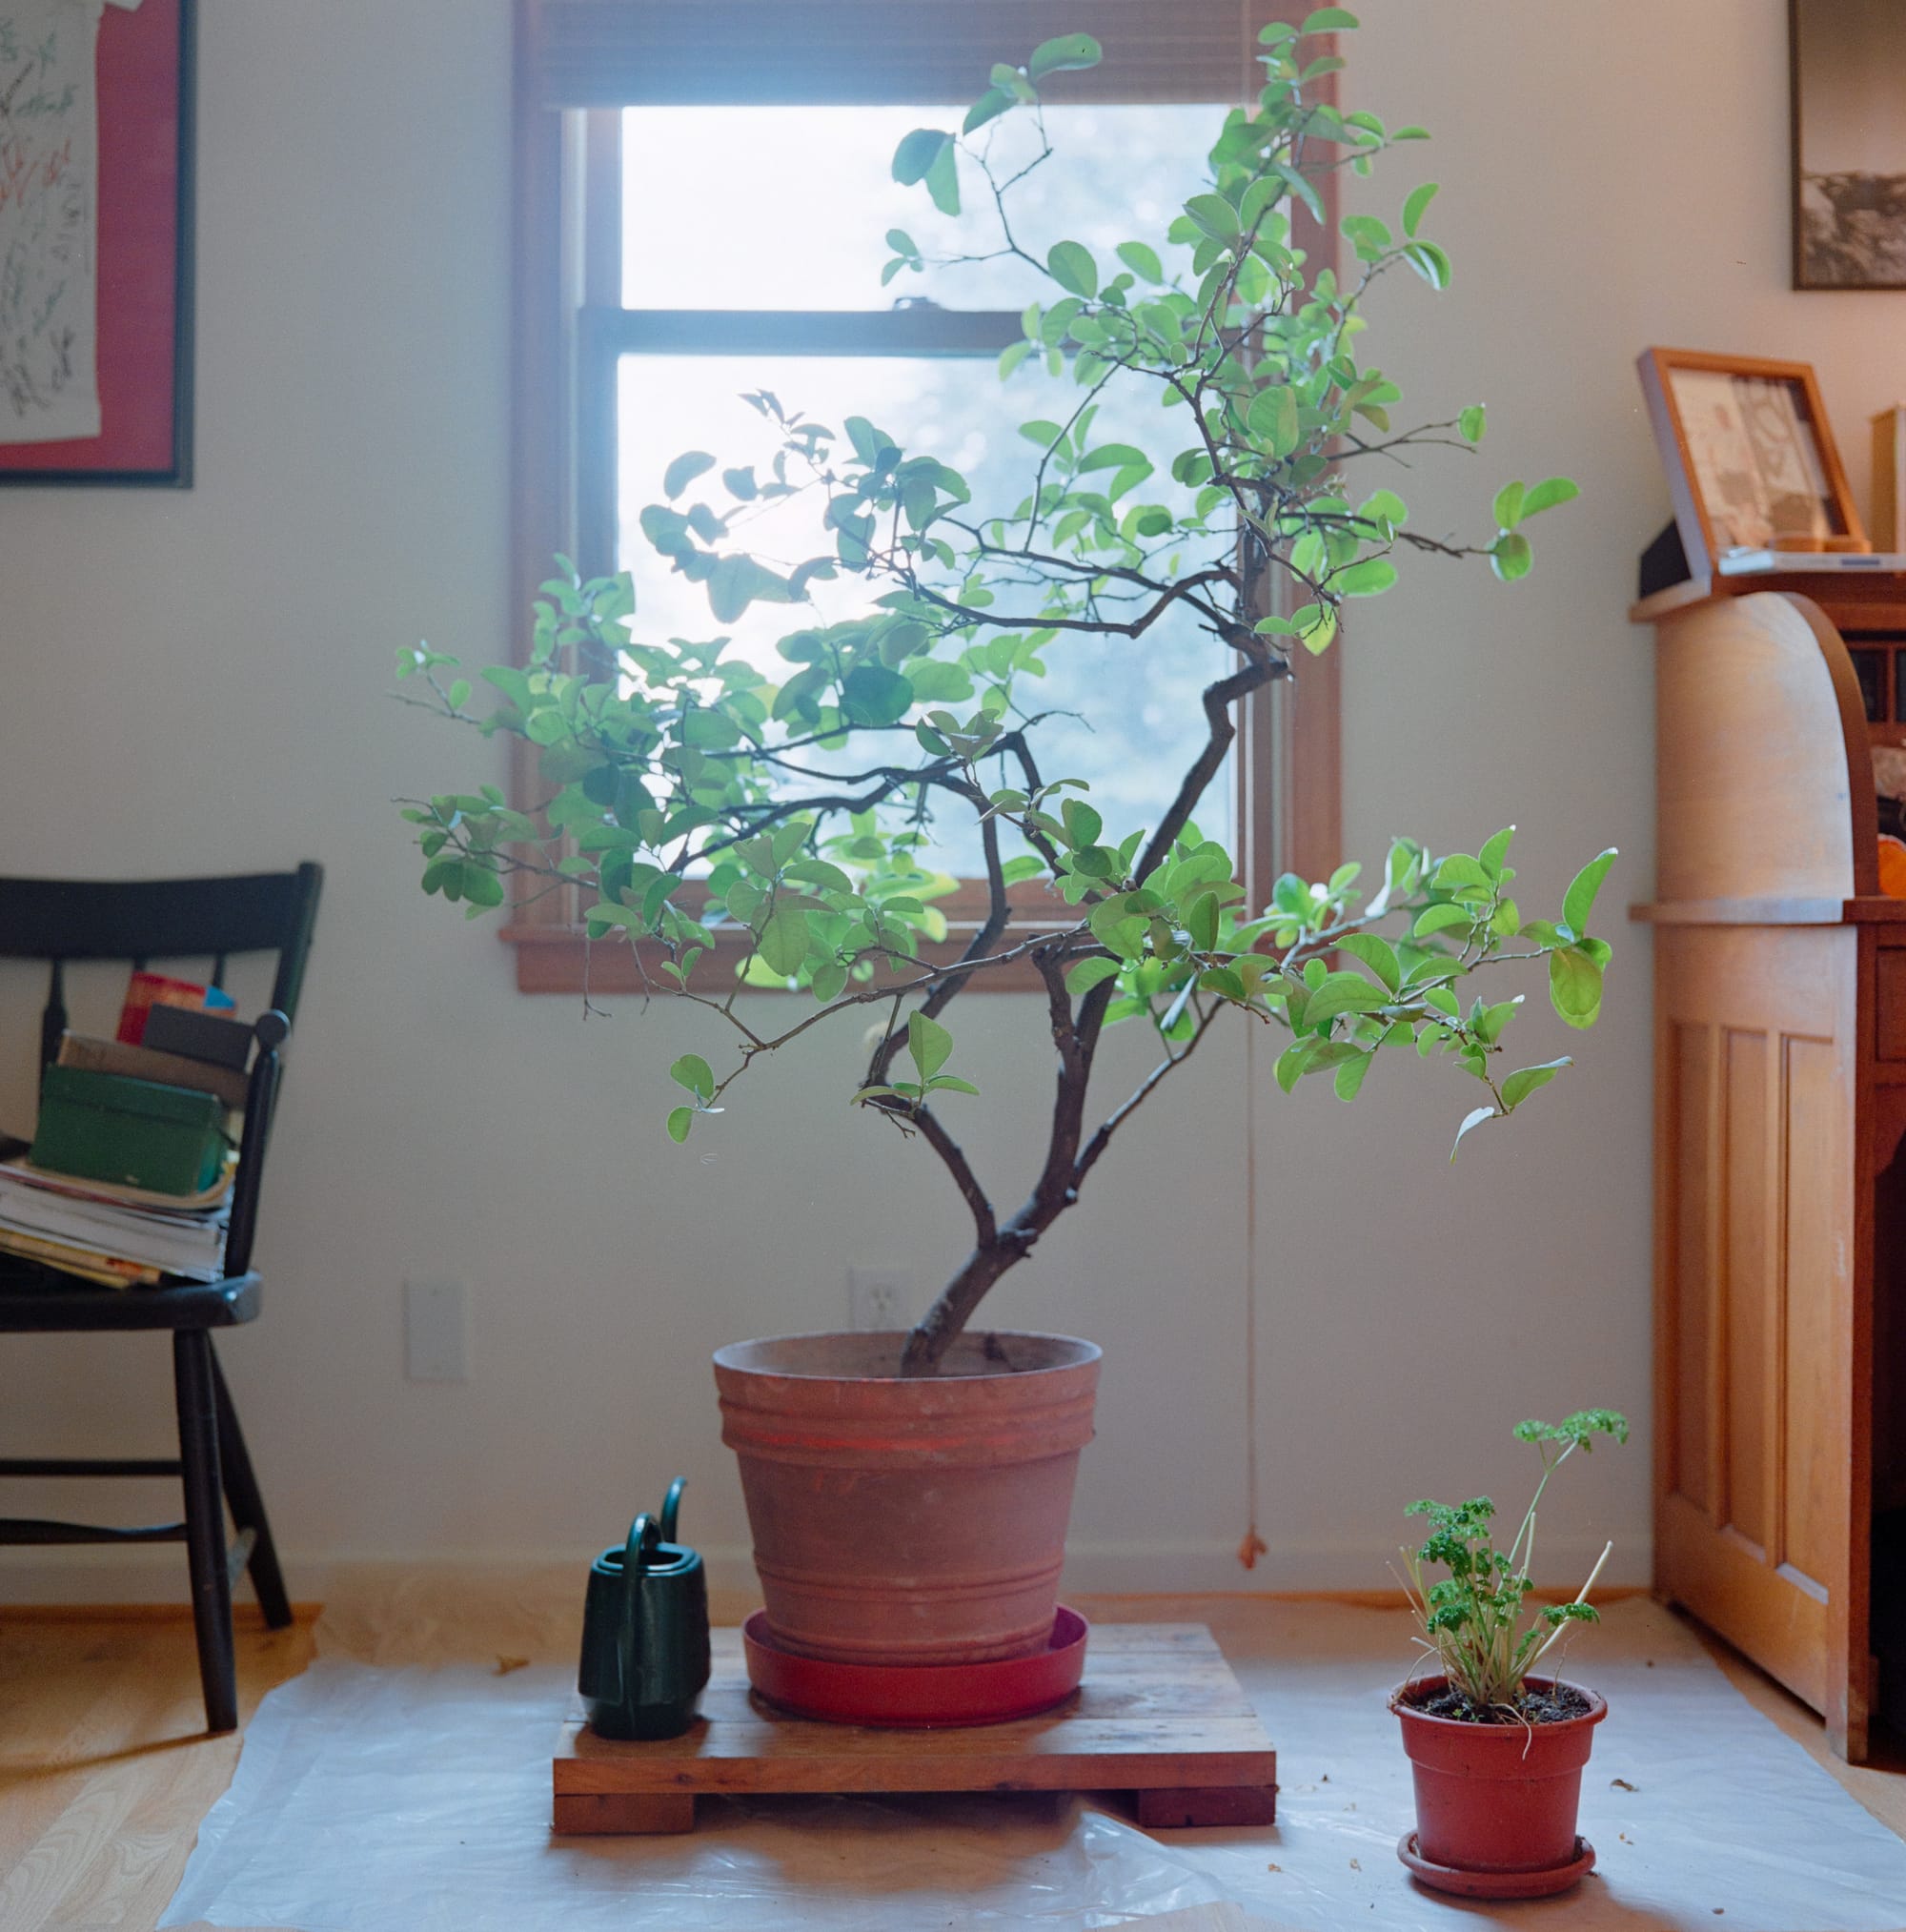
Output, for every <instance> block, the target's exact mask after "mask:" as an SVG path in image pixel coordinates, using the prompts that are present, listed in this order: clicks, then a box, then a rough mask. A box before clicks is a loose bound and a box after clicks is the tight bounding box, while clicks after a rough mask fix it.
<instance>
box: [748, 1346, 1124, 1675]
mask: <svg viewBox="0 0 1906 1932" xmlns="http://www.w3.org/2000/svg"><path fill="white" fill-rule="evenodd" d="M905 1340H906V1337H905V1335H904V1334H902V1333H898V1332H896V1333H891V1334H884V1333H881V1334H865V1333H851V1334H814V1335H783V1336H779V1337H775V1338H773V1339H770V1340H763V1341H754V1342H740V1343H737V1344H735V1345H734V1346H733V1347H730V1348H725V1349H722V1350H720V1351H719V1352H717V1354H716V1356H715V1379H716V1383H717V1386H718V1387H719V1389H720V1396H721V1439H722V1440H723V1441H724V1442H726V1443H727V1444H728V1446H729V1447H730V1448H731V1449H733V1450H734V1451H735V1454H736V1457H737V1459H738V1460H739V1462H740V1470H741V1488H742V1492H743V1494H744V1495H745V1497H746V1500H747V1506H748V1523H749V1528H750V1530H751V1531H752V1533H753V1536H754V1545H755V1567H756V1569H757V1571H758V1572H759V1574H760V1580H761V1593H762V1596H763V1598H764V1599H765V1602H766V1608H767V1620H768V1624H769V1627H770V1630H771V1633H772V1636H773V1640H774V1642H775V1644H776V1645H777V1646H778V1647H779V1648H781V1650H784V1651H787V1652H789V1653H791V1654H794V1655H797V1656H805V1657H819V1658H822V1659H826V1660H829V1661H832V1662H836V1663H846V1664H875V1665H880V1664H905V1665H930V1664H949V1665H951V1664H963V1663H982V1662H987V1661H992V1660H996V1659H1001V1658H1008V1657H1027V1656H1031V1655H1033V1654H1034V1653H1036V1652H1039V1651H1041V1650H1043V1649H1044V1648H1045V1647H1046V1645H1047V1643H1048V1641H1049V1639H1050V1637H1051V1634H1052V1627H1053V1617H1054V1615H1055V1613H1056V1611H1057V1608H1058V1593H1059V1572H1060V1567H1061V1565H1062V1563H1063V1562H1064V1560H1065V1528H1066V1522H1067V1518H1068V1517H1069V1515H1070V1514H1071V1506H1072V1486H1073V1479H1074V1476H1075V1475H1076V1474H1077V1471H1078V1465H1079V1452H1080V1451H1081V1450H1082V1449H1083V1448H1084V1447H1085V1444H1086V1443H1087V1442H1089V1441H1090V1440H1091V1439H1092V1404H1093V1398H1094V1394H1095V1393H1096V1390H1097V1386H1098V1377H1099V1350H1098V1349H1097V1347H1096V1346H1095V1345H1094V1344H1092V1343H1091V1342H1085V1341H1076V1340H1074V1339H1072V1338H1070V1337H1068V1336H1065V1335H1043V1334H1027V1333H1015V1332H1000V1333H997V1334H987V1333H980V1334H974V1333H967V1334H963V1335H962V1336H960V1337H959V1338H958V1339H957V1340H956V1342H955V1343H954V1344H953V1346H952V1348H950V1349H949V1350H948V1351H947V1353H946V1357H945V1359H944V1361H943V1363H942V1365H941V1372H940V1373H938V1374H935V1375H931V1376H921V1377H915V1378H902V1376H901V1374H900V1373H899V1369H900V1356H901V1351H902V1347H903V1346H904V1344H905Z"/></svg>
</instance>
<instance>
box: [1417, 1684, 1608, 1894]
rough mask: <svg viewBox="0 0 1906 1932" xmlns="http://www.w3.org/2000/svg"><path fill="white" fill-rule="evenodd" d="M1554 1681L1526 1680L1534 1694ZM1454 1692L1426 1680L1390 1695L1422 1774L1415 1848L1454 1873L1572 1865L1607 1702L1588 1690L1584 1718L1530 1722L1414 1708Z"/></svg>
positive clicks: (1535, 1871) (1553, 1868)
mask: <svg viewBox="0 0 1906 1932" xmlns="http://www.w3.org/2000/svg"><path fill="white" fill-rule="evenodd" d="M1556 1682H1557V1680H1556V1679H1553V1678H1530V1679H1529V1683H1530V1685H1531V1688H1533V1689H1537V1690H1549V1689H1551V1688H1553V1687H1555V1685H1556ZM1447 1688H1448V1681H1447V1679H1445V1678H1418V1679H1416V1681H1415V1682H1414V1683H1411V1684H1409V1685H1407V1686H1405V1688H1404V1690H1398V1691H1396V1692H1394V1693H1392V1694H1391V1697H1390V1700H1389V1708H1390V1709H1391V1710H1392V1711H1394V1712H1395V1713H1396V1715H1397V1717H1398V1718H1400V1719H1401V1720H1402V1723H1403V1748H1404V1750H1405V1752H1406V1753H1407V1754H1408V1756H1409V1767H1410V1770H1411V1772H1412V1774H1413V1775H1414V1778H1415V1782H1416V1847H1417V1850H1418V1851H1419V1853H1420V1854H1421V1856H1422V1858H1423V1860H1424V1861H1426V1862H1427V1863H1429V1864H1430V1865H1435V1866H1441V1867H1443V1868H1445V1869H1446V1870H1450V1871H1456V1872H1473V1873H1504V1874H1511V1873H1524V1874H1531V1875H1535V1874H1541V1873H1548V1872H1553V1871H1556V1870H1557V1869H1558V1868H1560V1867H1563V1866H1567V1865H1569V1864H1571V1862H1573V1861H1575V1860H1576V1859H1577V1858H1578V1850H1577V1846H1576V1841H1575V1814H1576V1809H1577V1806H1578V1804H1579V1801H1580V1799H1581V1795H1582V1767H1583V1765H1585V1764H1586V1763H1587V1762H1588V1761H1589V1748H1590V1745H1591V1744H1592V1741H1593V1739H1594V1728H1595V1726H1596V1725H1597V1724H1599V1723H1600V1722H1601V1720H1602V1719H1603V1718H1606V1717H1607V1716H1608V1705H1607V1704H1606V1703H1605V1702H1604V1701H1603V1700H1602V1699H1601V1698H1598V1697H1596V1696H1595V1694H1594V1693H1593V1692H1592V1691H1587V1690H1584V1691H1582V1692H1581V1694H1582V1696H1583V1697H1585V1698H1588V1700H1589V1708H1588V1710H1587V1711H1586V1712H1584V1713H1583V1715H1582V1716H1581V1717H1579V1718H1563V1719H1561V1720H1560V1721H1559V1722H1557V1723H1552V1724H1529V1725H1524V1724H1471V1723H1465V1722H1464V1721H1463V1720H1462V1719H1461V1718H1433V1717H1431V1716H1430V1714H1429V1713H1428V1712H1427V1711H1422V1710H1418V1709H1416V1708H1415V1704H1416V1702H1417V1701H1418V1700H1420V1699H1425V1698H1434V1697H1435V1696H1437V1694H1438V1693H1439V1692H1441V1691H1443V1690H1445V1689H1447ZM1564 1688H1569V1689H1574V1690H1580V1689H1581V1687H1580V1686H1579V1685H1570V1686H1565V1687H1564ZM1406 1690H1407V1692H1408V1694H1409V1699H1410V1701H1409V1702H1405V1701H1404V1697H1405V1691H1406ZM1491 1889H1492V1891H1493V1892H1494V1893H1495V1895H1496V1896H1503V1897H1509V1896H1513V1894H1512V1893H1511V1892H1504V1891H1500V1890H1499V1889H1497V1888H1491Z"/></svg>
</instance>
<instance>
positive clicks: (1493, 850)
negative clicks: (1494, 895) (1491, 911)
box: [1477, 825, 1515, 885]
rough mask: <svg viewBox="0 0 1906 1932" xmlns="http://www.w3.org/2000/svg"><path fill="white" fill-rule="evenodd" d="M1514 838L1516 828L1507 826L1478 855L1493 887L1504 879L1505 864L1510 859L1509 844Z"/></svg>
mask: <svg viewBox="0 0 1906 1932" xmlns="http://www.w3.org/2000/svg"><path fill="white" fill-rule="evenodd" d="M1514 837H1515V827H1514V826H1513V825H1505V826H1504V827H1503V828H1502V830H1501V831H1499V832H1497V833H1496V834H1495V835H1494V837H1492V838H1491V839H1490V841H1489V843H1488V844H1486V845H1484V847H1483V848H1482V850H1481V852H1480V853H1478V854H1477V857H1478V858H1479V860H1480V861H1481V863H1482V868H1483V870H1484V872H1486V873H1487V874H1488V875H1489V879H1490V884H1491V885H1493V884H1495V882H1496V881H1497V880H1499V879H1500V878H1501V877H1502V868H1503V862H1504V861H1505V860H1506V859H1507V858H1508V857H1509V842H1510V841H1511V839H1512V838H1514Z"/></svg>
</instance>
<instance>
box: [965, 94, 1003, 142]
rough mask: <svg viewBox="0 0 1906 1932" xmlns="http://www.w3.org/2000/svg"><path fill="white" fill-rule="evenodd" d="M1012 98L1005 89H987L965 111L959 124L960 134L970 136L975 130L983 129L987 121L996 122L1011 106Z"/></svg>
mask: <svg viewBox="0 0 1906 1932" xmlns="http://www.w3.org/2000/svg"><path fill="white" fill-rule="evenodd" d="M1014 98H1015V96H1014V95H1013V94H1012V93H1011V92H1008V91H1007V90H1006V89H1005V88H1003V87H989V88H988V89H987V90H986V91H985V92H984V93H983V94H982V95H981V96H980V98H979V99H978V100H976V101H975V102H974V103H973V105H972V106H971V107H970V108H968V109H967V110H966V118H965V119H964V120H963V121H962V122H961V123H960V132H962V133H963V134H970V133H971V132H973V130H974V129H975V128H983V127H984V126H985V125H986V123H987V122H988V121H994V120H997V119H998V118H999V117H1000V115H1002V114H1003V113H1004V112H1005V111H1006V110H1007V109H1008V108H1009V107H1011V106H1012V104H1013V101H1014Z"/></svg>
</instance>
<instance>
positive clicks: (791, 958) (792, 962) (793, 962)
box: [755, 905, 808, 979]
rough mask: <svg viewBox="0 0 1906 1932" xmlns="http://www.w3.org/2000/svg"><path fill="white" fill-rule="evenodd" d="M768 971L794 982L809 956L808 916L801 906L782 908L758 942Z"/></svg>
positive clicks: (769, 922) (772, 915) (774, 912)
mask: <svg viewBox="0 0 1906 1932" xmlns="http://www.w3.org/2000/svg"><path fill="white" fill-rule="evenodd" d="M755 944H756V946H757V948H758V949H759V950H760V956H761V958H762V959H763V960H764V961H765V962H766V963H767V966H768V969H769V970H770V971H771V972H774V973H776V974H778V975H779V976H780V977H781V979H792V978H793V977H794V976H795V974H796V973H798V972H799V971H800V970H801V962H802V961H803V960H804V959H806V957H807V945H808V933H807V915H806V913H804V912H803V911H801V908H800V907H799V906H798V905H778V906H776V908H775V909H774V911H773V912H772V913H770V914H769V915H768V922H767V924H766V925H763V926H762V927H761V931H760V938H759V939H758V940H757V941H756V942H755Z"/></svg>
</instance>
